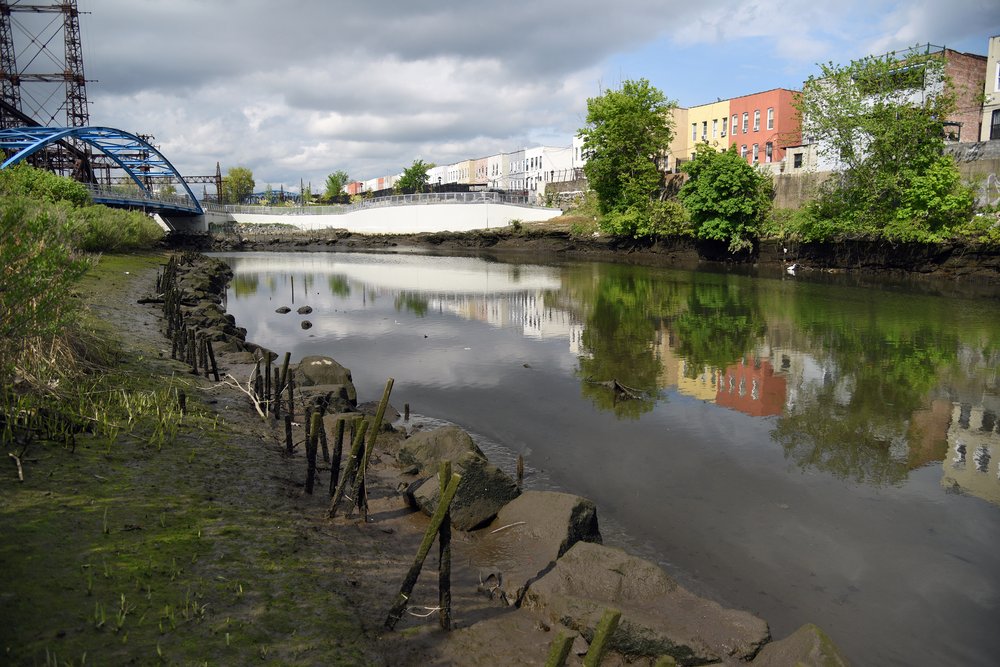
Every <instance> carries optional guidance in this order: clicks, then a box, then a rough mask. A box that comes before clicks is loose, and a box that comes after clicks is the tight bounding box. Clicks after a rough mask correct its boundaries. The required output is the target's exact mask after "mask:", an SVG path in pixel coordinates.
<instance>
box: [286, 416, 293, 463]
mask: <svg viewBox="0 0 1000 667" xmlns="http://www.w3.org/2000/svg"><path fill="white" fill-rule="evenodd" d="M285 453H286V454H288V455H289V456H291V455H292V416H291V415H285Z"/></svg>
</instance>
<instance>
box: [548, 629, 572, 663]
mask: <svg viewBox="0 0 1000 667" xmlns="http://www.w3.org/2000/svg"><path fill="white" fill-rule="evenodd" d="M574 639H575V637H574V636H573V635H567V634H564V633H562V632H560V633H559V636H558V637H556V640H555V641H554V642H552V648H551V649H549V657H548V658H547V659H546V660H545V667H563V666H564V665H565V664H566V658H568V657H569V651H570V649H571V648H573V640H574Z"/></svg>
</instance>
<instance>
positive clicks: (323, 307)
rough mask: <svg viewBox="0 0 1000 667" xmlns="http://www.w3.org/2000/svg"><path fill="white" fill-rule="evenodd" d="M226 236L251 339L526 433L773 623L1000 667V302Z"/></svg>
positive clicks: (635, 542)
mask: <svg viewBox="0 0 1000 667" xmlns="http://www.w3.org/2000/svg"><path fill="white" fill-rule="evenodd" d="M224 257H225V258H226V259H227V260H228V261H230V262H231V263H232V265H233V267H234V269H235V271H236V275H235V279H234V281H233V283H232V285H231V287H230V292H229V301H228V307H229V311H230V312H231V313H233V314H234V315H235V316H236V318H237V320H238V322H239V324H240V325H241V326H245V327H246V328H247V329H248V331H249V338H250V339H252V340H255V341H257V342H259V343H261V344H263V345H266V346H268V347H270V348H271V349H274V350H275V351H278V352H285V351H291V352H292V353H293V358H298V357H300V356H303V355H306V354H326V355H330V356H333V357H335V358H336V359H337V360H338V361H340V362H341V363H343V364H344V365H346V366H348V367H349V368H351V369H352V371H353V373H354V378H355V382H356V384H357V386H358V391H359V394H360V395H361V396H362V398H364V397H367V398H369V399H372V400H375V399H377V398H378V395H379V394H380V392H381V387H382V385H383V384H384V382H385V378H387V377H389V376H392V377H394V378H395V380H396V383H395V389H394V393H393V403H394V404H396V405H397V406H399V407H402V404H403V403H409V404H410V405H411V407H412V409H413V410H414V411H415V412H417V413H421V414H424V415H429V416H433V417H438V418H441V419H446V420H450V421H453V422H455V423H458V424H459V425H461V426H463V427H465V428H466V429H468V430H470V431H473V432H474V433H475V434H476V435H477V437H478V438H480V439H481V441H482V442H484V443H485V444H486V445H487V446H488V448H489V450H490V451H491V452H492V455H493V456H494V457H495V458H497V459H498V461H499V462H500V463H501V464H506V463H508V462H509V461H510V460H512V459H513V457H515V456H516V455H517V454H519V453H520V454H523V455H524V456H525V461H526V464H527V466H528V469H529V478H528V483H529V485H530V484H535V485H536V486H540V487H546V488H560V489H563V490H568V491H572V492H575V493H579V494H581V495H584V496H587V497H590V498H592V499H593V500H595V501H596V502H597V504H598V507H599V511H600V516H601V521H602V525H603V526H604V527H605V532H606V534H607V535H608V537H609V538H610V539H609V540H608V541H612V542H615V543H619V544H624V545H626V546H627V547H628V548H629V549H631V550H634V551H638V552H639V553H641V554H642V555H644V556H646V557H651V558H654V559H656V560H658V561H659V562H660V563H661V564H662V565H663V566H664V567H665V568H666V569H667V570H668V571H670V572H671V573H672V574H674V575H676V576H678V577H679V578H681V579H682V580H683V581H684V582H685V583H686V584H688V585H689V586H691V587H692V588H694V589H696V590H698V591H699V592H701V593H703V594H706V595H709V596H712V597H715V598H717V599H719V600H720V601H723V602H724V603H726V604H729V605H732V606H738V607H741V608H745V609H748V610H750V611H753V612H756V613H759V614H760V615H761V616H763V617H764V618H765V619H766V620H767V621H768V622H769V623H770V624H771V628H772V633H773V634H774V635H775V636H776V637H782V636H784V635H786V634H788V633H789V632H791V631H793V630H794V629H795V628H796V627H798V626H799V625H801V624H802V623H805V622H815V623H817V624H819V625H820V626H822V627H823V628H824V629H826V630H827V631H828V632H829V633H830V634H831V636H833V638H834V640H835V641H836V642H837V643H838V645H840V646H841V647H843V649H844V650H845V651H846V652H847V653H848V655H849V656H850V657H851V658H852V659H853V660H854V661H855V662H856V663H858V664H901V665H902V664H906V665H914V664H966V665H979V664H981V665H986V664H995V656H996V655H997V654H998V652H1000V632H997V631H996V626H997V620H998V619H1000V467H998V464H1000V431H998V428H1000V427H998V420H997V415H998V414H1000V377H998V366H1000V364H998V361H1000V300H997V299H996V298H990V297H989V296H987V297H986V298H984V297H983V296H982V295H980V296H979V297H977V298H974V299H973V298H965V297H963V296H961V294H962V292H961V291H960V290H958V289H956V288H955V287H954V286H942V287H941V289H937V288H936V287H935V286H934V285H933V284H921V285H919V286H913V285H911V286H904V285H893V286H886V285H884V284H883V285H881V286H878V287H872V286H868V287H864V286H858V285H852V284H848V283H847V281H846V280H843V279H837V278H835V277H830V276H820V275H808V274H807V275H803V274H802V273H801V272H800V273H799V275H798V276H795V277H792V276H788V275H781V276H775V277H772V278H764V277H751V276H744V275H733V274H720V273H711V272H695V271H674V270H665V269H655V268H649V267H631V266H620V265H609V264H600V263H564V264H552V265H542V264H528V263H522V264H510V263H501V262H498V261H495V260H489V259H474V258H451V257H438V256H423V255H413V254H346V253H330V254H278V253H274V254H271V253H258V254H243V255H230V256H224ZM284 305H287V306H291V307H292V308H293V311H292V313H290V314H286V315H279V314H276V313H275V312H274V311H275V309H276V308H278V307H279V306H284ZM300 305H309V306H311V307H312V308H313V312H312V313H311V314H310V315H305V316H303V315H298V314H296V313H295V308H297V307H298V306H300ZM303 320H308V321H309V322H310V323H311V324H312V325H313V326H312V327H311V328H309V329H303V328H302V326H301V324H302V321H303Z"/></svg>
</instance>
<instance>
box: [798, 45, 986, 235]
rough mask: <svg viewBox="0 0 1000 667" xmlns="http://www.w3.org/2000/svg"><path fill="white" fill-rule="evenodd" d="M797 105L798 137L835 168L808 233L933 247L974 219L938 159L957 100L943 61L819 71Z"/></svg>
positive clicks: (930, 57) (930, 56)
mask: <svg viewBox="0 0 1000 667" xmlns="http://www.w3.org/2000/svg"><path fill="white" fill-rule="evenodd" d="M798 108H799V112H800V114H801V117H802V133H803V136H805V137H808V138H809V139H811V140H812V141H815V142H817V143H818V145H819V152H820V154H821V155H823V156H825V157H827V158H830V159H832V160H833V161H834V162H835V163H836V164H837V165H838V169H837V172H838V174H837V177H836V178H833V179H828V180H827V181H826V182H825V183H824V186H823V188H822V189H821V192H820V196H819V198H818V200H817V202H816V204H815V205H814V207H813V213H814V214H815V216H816V218H818V220H819V221H820V224H819V225H818V226H817V228H816V230H815V231H816V232H818V233H816V234H814V235H834V236H841V237H843V236H855V237H866V236H867V237H876V238H878V237H882V238H889V239H893V240H925V241H934V240H939V239H940V238H942V235H943V234H946V233H947V231H948V227H949V226H950V225H953V224H956V223H958V222H962V221H967V220H968V219H969V218H970V217H971V213H972V198H971V194H970V192H969V190H968V188H967V187H966V186H964V185H962V184H961V182H960V179H959V177H958V171H957V168H956V167H955V164H954V161H953V160H952V159H951V158H944V157H942V153H943V150H944V126H943V121H944V119H946V118H947V117H948V115H949V113H951V112H952V111H953V110H954V108H955V94H954V89H953V86H952V84H951V82H950V80H949V79H948V77H947V76H946V74H945V63H944V59H943V57H942V56H941V54H937V53H910V54H908V55H906V56H904V57H902V58H899V57H897V56H895V55H893V54H889V55H886V56H882V57H871V58H864V59H862V60H857V61H853V62H851V63H850V64H849V65H845V66H838V65H834V64H833V63H830V64H827V65H823V66H821V73H820V75H819V76H814V77H810V78H809V80H807V81H806V82H805V84H804V85H803V90H802V94H801V96H800V98H799V101H798ZM822 221H832V222H833V223H834V224H833V225H832V226H827V225H824V224H823V222H822ZM806 232H807V234H806V235H807V236H809V233H810V230H808V229H807V230H806Z"/></svg>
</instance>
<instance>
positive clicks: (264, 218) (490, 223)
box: [170, 201, 562, 234]
mask: <svg viewBox="0 0 1000 667" xmlns="http://www.w3.org/2000/svg"><path fill="white" fill-rule="evenodd" d="M561 213H562V211H561V210H560V209H557V208H542V207H538V206H518V205H516V204H504V203H498V202H490V201H483V202H474V203H472V202H441V203H428V204H410V205H405V206H374V207H371V208H361V209H357V210H353V211H350V212H347V213H340V214H329V215H324V214H295V213H290V214H287V215H284V214H283V215H272V214H261V213H226V214H221V213H206V214H205V215H203V216H198V217H196V218H171V220H170V227H172V228H175V229H178V230H182V231H185V232H198V231H208V225H209V223H212V224H217V223H223V222H232V221H235V222H239V223H253V224H275V223H278V224H285V225H292V226H294V227H298V228H299V229H303V230H314V229H346V230H348V231H351V232H354V233H357V234H419V233H424V232H467V231H472V230H475V229H495V228H497V227H506V226H507V225H509V224H510V223H511V222H512V221H514V220H520V221H521V222H538V221H540V220H549V219H551V218H554V217H556V216H558V215H559V214H561Z"/></svg>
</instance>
